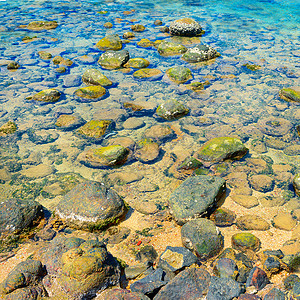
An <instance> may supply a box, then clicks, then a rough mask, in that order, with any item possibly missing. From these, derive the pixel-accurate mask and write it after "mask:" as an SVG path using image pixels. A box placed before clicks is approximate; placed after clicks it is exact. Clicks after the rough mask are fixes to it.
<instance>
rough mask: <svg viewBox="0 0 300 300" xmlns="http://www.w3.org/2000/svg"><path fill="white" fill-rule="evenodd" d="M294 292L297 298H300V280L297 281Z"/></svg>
mask: <svg viewBox="0 0 300 300" xmlns="http://www.w3.org/2000/svg"><path fill="white" fill-rule="evenodd" d="M292 294H293V296H294V297H295V298H296V300H299V299H300V282H299V281H297V282H295V284H294V286H293V290H292Z"/></svg>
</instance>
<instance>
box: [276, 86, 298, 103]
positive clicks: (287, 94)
mask: <svg viewBox="0 0 300 300" xmlns="http://www.w3.org/2000/svg"><path fill="white" fill-rule="evenodd" d="M279 97H280V98H281V99H283V100H286V101H294V102H300V86H295V87H290V88H283V89H281V90H280V91H279Z"/></svg>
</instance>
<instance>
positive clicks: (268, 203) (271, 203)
mask: <svg viewBox="0 0 300 300" xmlns="http://www.w3.org/2000/svg"><path fill="white" fill-rule="evenodd" d="M285 202H286V200H285V199H284V197H281V196H277V197H273V196H266V197H263V198H261V199H260V204H261V205H262V206H263V207H278V206H282V205H284V204H285Z"/></svg>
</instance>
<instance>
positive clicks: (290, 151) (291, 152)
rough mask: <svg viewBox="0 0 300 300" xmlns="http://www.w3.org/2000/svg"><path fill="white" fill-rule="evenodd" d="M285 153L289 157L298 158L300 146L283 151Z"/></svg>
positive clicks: (292, 146) (293, 146)
mask: <svg viewBox="0 0 300 300" xmlns="http://www.w3.org/2000/svg"><path fill="white" fill-rule="evenodd" d="M283 153H284V154H286V155H289V156H296V155H299V154H300V145H291V146H289V147H286V148H285V149H284V150H283Z"/></svg>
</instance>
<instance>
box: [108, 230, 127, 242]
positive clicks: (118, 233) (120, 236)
mask: <svg viewBox="0 0 300 300" xmlns="http://www.w3.org/2000/svg"><path fill="white" fill-rule="evenodd" d="M130 231H131V230H130V229H129V228H126V227H117V226H111V227H110V228H108V229H107V233H108V234H107V235H106V241H107V243H108V244H119V243H121V242H122V241H124V240H125V239H126V238H127V237H128V236H129V234H130Z"/></svg>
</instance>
